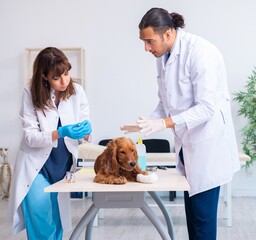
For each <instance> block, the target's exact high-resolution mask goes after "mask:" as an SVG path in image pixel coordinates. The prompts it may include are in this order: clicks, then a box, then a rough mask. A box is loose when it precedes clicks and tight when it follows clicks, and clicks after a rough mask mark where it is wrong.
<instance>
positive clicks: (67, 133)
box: [58, 123, 85, 139]
mask: <svg viewBox="0 0 256 240" xmlns="http://www.w3.org/2000/svg"><path fill="white" fill-rule="evenodd" d="M58 133H59V135H60V137H62V138H64V137H69V138H72V139H81V138H83V137H84V135H85V131H84V130H83V127H80V124H79V123H77V124H71V125H65V126H62V127H59V128H58Z"/></svg>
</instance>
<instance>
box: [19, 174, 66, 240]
mask: <svg viewBox="0 0 256 240" xmlns="http://www.w3.org/2000/svg"><path fill="white" fill-rule="evenodd" d="M49 185H50V183H49V182H48V181H47V179H46V178H44V176H43V175H42V174H38V175H37V177H36V178H35V180H34V182H33V184H32V186H31V188H30V190H29V192H28V194H27V195H26V197H25V198H24V200H23V202H22V208H23V213H24V219H25V225H26V232H27V238H28V240H36V239H47V240H61V239H62V234H63V230H62V225H61V220H60V213H59V206H58V201H57V196H58V194H57V193H46V192H44V188H45V187H47V186H49Z"/></svg>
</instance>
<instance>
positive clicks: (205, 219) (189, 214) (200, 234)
mask: <svg viewBox="0 0 256 240" xmlns="http://www.w3.org/2000/svg"><path fill="white" fill-rule="evenodd" d="M179 156H180V160H181V162H182V163H183V165H184V166H185V164H184V159H183V151H182V149H181V150H180V152H179ZM185 167H186V166H185ZM219 193H220V186H218V187H216V188H213V189H210V190H207V191H205V192H201V193H198V194H196V195H194V196H192V197H189V195H188V192H184V202H185V211H186V219H187V228H188V235H189V240H216V239H217V213H218V202H219Z"/></svg>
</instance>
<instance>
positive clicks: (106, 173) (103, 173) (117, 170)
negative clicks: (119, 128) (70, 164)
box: [94, 137, 148, 184]
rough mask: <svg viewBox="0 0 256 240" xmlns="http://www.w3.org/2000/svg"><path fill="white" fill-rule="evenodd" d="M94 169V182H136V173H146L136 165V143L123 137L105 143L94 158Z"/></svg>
mask: <svg viewBox="0 0 256 240" xmlns="http://www.w3.org/2000/svg"><path fill="white" fill-rule="evenodd" d="M94 171H95V173H96V176H95V178H94V182H97V183H103V184H125V183H127V181H129V182H136V178H137V175H138V174H143V175H147V174H148V172H147V171H142V170H141V169H140V167H139V165H138V153H137V149H136V145H135V144H134V143H133V141H132V140H131V139H129V138H125V137H120V138H115V139H113V140H111V141H110V142H109V143H108V144H107V148H106V149H105V150H104V152H103V153H102V154H100V155H99V156H98V157H97V158H96V161H95V164H94Z"/></svg>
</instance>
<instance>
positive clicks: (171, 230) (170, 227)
mask: <svg viewBox="0 0 256 240" xmlns="http://www.w3.org/2000/svg"><path fill="white" fill-rule="evenodd" d="M148 193H149V194H150V196H151V197H152V198H153V199H154V201H155V202H156V203H157V205H158V206H159V208H160V209H161V211H162V213H163V215H164V218H165V221H166V224H167V228H168V232H169V235H170V237H171V239H172V240H175V235H174V225H173V222H172V218H171V215H170V214H169V212H168V210H167V209H166V207H165V205H164V203H163V201H162V200H161V198H160V197H159V196H158V195H157V193H156V192H148Z"/></svg>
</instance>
